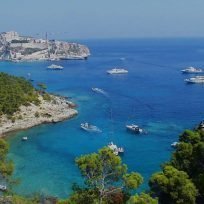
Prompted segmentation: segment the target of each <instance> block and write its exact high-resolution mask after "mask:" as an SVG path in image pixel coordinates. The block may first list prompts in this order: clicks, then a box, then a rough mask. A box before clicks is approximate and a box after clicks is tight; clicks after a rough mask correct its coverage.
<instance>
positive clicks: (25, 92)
mask: <svg viewBox="0 0 204 204" xmlns="http://www.w3.org/2000/svg"><path fill="white" fill-rule="evenodd" d="M31 102H34V103H36V104H38V103H39V100H38V94H37V92H36V91H35V89H34V87H33V86H32V84H31V83H30V82H29V81H27V80H25V79H24V78H20V77H15V76H11V75H8V74H6V73H0V114H7V115H12V114H13V113H14V112H16V111H17V110H18V109H19V107H20V106H21V105H29V103H31Z"/></svg>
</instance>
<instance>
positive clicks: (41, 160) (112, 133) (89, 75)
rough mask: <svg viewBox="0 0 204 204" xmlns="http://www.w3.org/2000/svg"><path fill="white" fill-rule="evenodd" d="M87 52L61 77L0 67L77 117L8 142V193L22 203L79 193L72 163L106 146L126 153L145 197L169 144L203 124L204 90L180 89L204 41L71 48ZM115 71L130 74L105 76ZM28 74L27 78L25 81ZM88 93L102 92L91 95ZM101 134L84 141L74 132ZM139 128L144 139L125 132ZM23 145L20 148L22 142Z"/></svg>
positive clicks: (37, 69) (37, 66)
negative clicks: (63, 101) (59, 100)
mask: <svg viewBox="0 0 204 204" xmlns="http://www.w3.org/2000/svg"><path fill="white" fill-rule="evenodd" d="M76 42H79V43H81V44H85V45H87V46H88V47H89V48H90V51H91V56H90V57H89V58H88V59H87V60H68V61H58V62H54V63H55V64H58V65H62V66H63V67H64V69H63V70H60V71H54V70H47V69H46V68H47V66H49V65H50V64H52V63H53V62H48V61H40V62H21V63H13V62H0V71H1V72H6V73H9V74H12V75H16V76H21V77H25V78H27V79H32V80H33V82H32V83H33V85H34V86H36V85H37V84H38V83H45V84H46V85H47V91H48V92H50V93H54V94H58V95H62V96H65V97H68V98H69V100H71V101H73V102H74V103H75V104H77V110H78V112H79V114H78V115H77V116H76V117H74V118H72V119H71V120H66V121H63V122H59V123H57V124H43V125H39V126H36V127H33V128H30V129H28V130H23V131H18V132H15V133H11V134H9V136H8V137H7V138H6V140H7V141H8V142H9V145H10V150H9V155H8V159H12V160H13V162H14V164H15V171H14V174H13V179H14V180H17V181H19V182H18V184H16V185H14V187H13V190H14V191H15V192H16V193H18V194H20V195H24V196H27V195H33V194H36V193H37V194H41V195H52V196H57V197H59V198H66V197H68V196H69V195H70V194H71V193H72V185H73V183H78V184H80V185H83V178H82V177H81V175H80V172H79V169H78V167H77V166H76V164H75V159H76V158H77V157H79V156H81V155H84V154H90V153H93V152H97V151H98V150H99V149H100V148H102V147H104V146H107V145H108V144H109V143H110V142H113V143H115V144H116V145H118V146H121V147H123V148H124V149H125V153H124V154H123V155H122V156H121V159H122V162H123V163H125V164H127V166H128V171H129V172H132V171H136V172H139V173H140V174H141V175H142V176H143V178H144V183H143V185H142V186H141V187H140V189H139V190H140V191H144V190H148V180H149V178H150V177H151V175H152V174H153V173H155V172H158V171H160V170H161V165H162V164H163V163H164V162H166V161H168V160H169V159H170V157H171V153H172V151H173V149H172V147H171V143H173V142H174V141H177V140H178V137H179V135H180V134H181V133H182V132H183V130H184V129H192V128H194V127H195V126H196V125H197V124H198V123H199V122H200V121H201V120H203V118H204V108H203V107H204V94H203V93H204V85H202V84H186V83H185V82H184V79H186V78H189V77H191V76H193V75H187V74H182V73H181V69H184V68H186V67H189V66H194V67H200V68H204V39H177V38H175V39H159V38H158V39H101V40H96V39H94V40H93V39H92V40H76ZM114 67H121V68H125V69H127V70H128V71H129V73H128V74H123V75H108V74H107V73H106V71H107V70H109V69H112V68H114ZM29 73H30V74H29ZM92 88H100V89H103V90H104V92H105V93H96V92H93V91H92ZM84 122H89V123H91V124H93V125H96V126H97V127H98V128H100V129H101V130H102V132H101V133H90V132H86V131H84V130H82V129H81V128H80V124H81V123H84ZM132 123H134V124H137V125H139V126H140V127H142V128H143V129H144V130H145V131H146V134H132V133H130V132H127V130H126V125H128V124H132ZM24 136H27V137H28V140H27V141H26V142H22V140H21V138H22V137H24Z"/></svg>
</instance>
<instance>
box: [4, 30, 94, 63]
mask: <svg viewBox="0 0 204 204" xmlns="http://www.w3.org/2000/svg"><path fill="white" fill-rule="evenodd" d="M89 55H90V51H89V49H88V47H86V46H85V45H81V44H78V43H69V42H63V41H56V40H44V39H35V38H33V37H26V36H20V35H19V34H18V33H17V32H5V33H1V34H0V60H11V61H16V62H18V61H31V60H60V59H61V60H69V59H86V58H87V57H88V56H89Z"/></svg>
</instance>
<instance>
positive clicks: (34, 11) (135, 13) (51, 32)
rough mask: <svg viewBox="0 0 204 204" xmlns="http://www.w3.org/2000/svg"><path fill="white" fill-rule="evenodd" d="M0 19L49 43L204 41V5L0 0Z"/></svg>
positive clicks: (191, 0)
mask: <svg viewBox="0 0 204 204" xmlns="http://www.w3.org/2000/svg"><path fill="white" fill-rule="evenodd" d="M0 19H1V20H0V32H3V31H11V30H15V31H17V32H19V33H21V34H24V35H32V36H44V35H45V32H48V37H49V38H72V39H91V38H141V37H142V38H154V37H162V38H165V37H167V38H169V37H204V26H203V19H204V0H0Z"/></svg>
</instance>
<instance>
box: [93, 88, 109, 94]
mask: <svg viewBox="0 0 204 204" xmlns="http://www.w3.org/2000/svg"><path fill="white" fill-rule="evenodd" d="M91 89H92V91H94V92H96V93H101V94H106V92H105V91H104V90H103V89H99V88H91Z"/></svg>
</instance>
